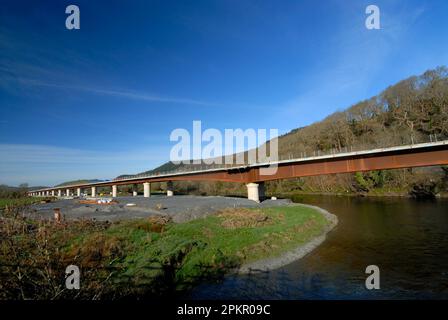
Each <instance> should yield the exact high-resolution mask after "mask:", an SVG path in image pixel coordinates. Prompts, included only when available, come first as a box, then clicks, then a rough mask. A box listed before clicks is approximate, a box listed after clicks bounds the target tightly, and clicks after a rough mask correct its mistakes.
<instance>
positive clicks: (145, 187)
mask: <svg viewBox="0 0 448 320" xmlns="http://www.w3.org/2000/svg"><path fill="white" fill-rule="evenodd" d="M150 196H151V184H150V183H149V182H145V183H143V197H145V198H149V197H150Z"/></svg>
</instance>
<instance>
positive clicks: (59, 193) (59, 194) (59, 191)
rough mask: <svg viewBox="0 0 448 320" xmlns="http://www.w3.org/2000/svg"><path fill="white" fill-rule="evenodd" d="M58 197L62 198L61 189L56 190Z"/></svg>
mask: <svg viewBox="0 0 448 320" xmlns="http://www.w3.org/2000/svg"><path fill="white" fill-rule="evenodd" d="M58 197H62V190H61V189H59V190H58Z"/></svg>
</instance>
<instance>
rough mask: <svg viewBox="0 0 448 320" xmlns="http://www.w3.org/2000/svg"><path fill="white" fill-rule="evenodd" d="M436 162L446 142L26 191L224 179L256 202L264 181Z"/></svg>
mask: <svg viewBox="0 0 448 320" xmlns="http://www.w3.org/2000/svg"><path fill="white" fill-rule="evenodd" d="M439 165H448V140H445V141H439V142H429V143H419V144H412V145H405V146H398V147H389V148H380V149H372V150H364V151H353V152H342V153H335V154H327V155H319V154H317V155H316V154H315V155H313V156H308V157H307V156H306V155H303V156H302V157H300V158H294V159H288V160H279V161H275V162H264V163H254V164H247V165H240V166H232V167H225V166H222V167H218V168H208V169H198V170H191V171H184V172H178V171H176V172H167V173H161V174H153V175H144V176H133V177H124V178H120V179H115V180H110V181H101V182H94V183H83V184H76V185H70V186H59V187H51V188H45V189H39V190H33V191H30V192H29V193H28V194H29V195H30V196H56V195H57V196H58V197H61V196H63V194H64V195H65V196H70V195H74V194H75V191H76V195H77V196H81V194H82V193H83V191H85V190H87V189H90V190H91V192H90V195H91V196H92V197H96V194H97V190H96V189H97V188H98V187H111V189H112V197H117V187H118V186H122V185H133V188H134V189H133V190H134V191H133V195H134V196H136V195H137V185H138V184H143V196H144V197H150V195H151V182H166V183H167V196H173V195H174V190H173V181H224V182H237V183H244V184H246V186H247V194H248V198H249V199H251V200H254V201H257V202H259V201H260V199H262V198H264V182H265V181H270V180H279V179H289V178H299V177H306V176H316V175H326V174H336V173H349V172H358V171H359V172H363V171H371V170H385V169H399V168H413V167H427V166H439ZM270 168H271V169H272V170H270ZM269 171H272V172H269Z"/></svg>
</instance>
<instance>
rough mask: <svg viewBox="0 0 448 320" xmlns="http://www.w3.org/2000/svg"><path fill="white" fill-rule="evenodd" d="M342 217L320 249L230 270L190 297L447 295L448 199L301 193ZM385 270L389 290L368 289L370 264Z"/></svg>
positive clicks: (298, 198) (299, 199)
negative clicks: (237, 272)
mask: <svg viewBox="0 0 448 320" xmlns="http://www.w3.org/2000/svg"><path fill="white" fill-rule="evenodd" d="M293 200H294V201H296V202H302V203H308V204H313V205H317V206H320V207H322V208H324V209H326V210H328V211H330V212H332V213H334V214H336V215H337V216H338V218H339V224H338V226H337V227H336V228H335V229H334V230H333V231H332V232H331V233H330V234H329V235H328V238H327V240H326V241H325V242H324V244H322V245H321V246H320V247H319V248H318V249H317V250H315V251H313V252H312V253H310V254H309V255H307V256H306V257H305V258H303V259H301V260H299V261H296V262H294V263H291V264H290V265H288V266H285V267H283V268H280V269H278V270H274V271H271V272H269V273H263V274H251V275H246V276H229V277H226V278H225V279H224V281H221V282H219V283H212V284H211V283H207V284H202V285H200V286H198V287H197V288H196V289H194V290H193V291H192V292H191V293H190V294H189V295H188V298H198V299H199V298H202V299H207V298H212V299H220V298H222V299H421V298H431V299H447V298H448V201H447V200H441V199H439V200H435V201H416V200H411V199H399V198H352V197H337V196H296V197H294V199H293ZM370 264H375V265H378V266H379V267H380V270H381V290H366V289H365V287H364V281H365V278H366V274H365V273H364V271H365V268H366V266H367V265H370Z"/></svg>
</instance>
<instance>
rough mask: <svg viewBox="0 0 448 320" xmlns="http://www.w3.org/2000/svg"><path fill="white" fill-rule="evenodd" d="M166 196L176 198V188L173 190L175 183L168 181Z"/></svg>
mask: <svg viewBox="0 0 448 320" xmlns="http://www.w3.org/2000/svg"><path fill="white" fill-rule="evenodd" d="M166 196H167V197H172V196H174V188H173V181H168V182H167V183H166Z"/></svg>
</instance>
